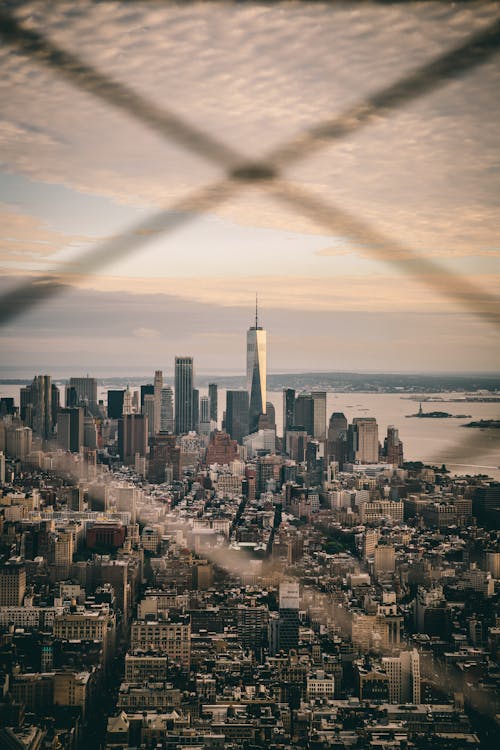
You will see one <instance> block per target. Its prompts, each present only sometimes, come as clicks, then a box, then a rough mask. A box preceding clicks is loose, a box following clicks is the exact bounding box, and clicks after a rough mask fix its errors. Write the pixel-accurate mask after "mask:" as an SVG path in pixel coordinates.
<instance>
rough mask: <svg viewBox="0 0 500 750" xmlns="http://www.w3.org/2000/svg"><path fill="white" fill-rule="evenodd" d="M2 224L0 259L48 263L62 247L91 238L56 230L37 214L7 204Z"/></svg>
mask: <svg viewBox="0 0 500 750" xmlns="http://www.w3.org/2000/svg"><path fill="white" fill-rule="evenodd" d="M0 226H1V229H0V260H1V261H3V262H5V261H6V262H9V261H12V262H13V263H14V264H18V263H19V262H24V263H27V264H32V263H33V261H34V260H35V261H37V262H40V261H42V262H44V263H45V262H47V261H48V259H49V258H50V256H51V255H53V254H54V253H56V252H57V251H59V250H62V249H63V248H66V247H70V246H72V245H79V244H81V243H88V242H89V238H88V237H84V236H79V235H66V234H64V233H63V232H58V231H55V230H53V229H51V228H50V227H49V226H48V225H47V224H46V223H45V222H43V221H41V220H40V219H39V218H38V217H36V216H30V215H28V214H24V213H19V212H18V211H16V209H15V208H14V207H11V206H7V205H5V204H3V205H2V204H0Z"/></svg>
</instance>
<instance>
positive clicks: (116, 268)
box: [0, 2, 500, 376]
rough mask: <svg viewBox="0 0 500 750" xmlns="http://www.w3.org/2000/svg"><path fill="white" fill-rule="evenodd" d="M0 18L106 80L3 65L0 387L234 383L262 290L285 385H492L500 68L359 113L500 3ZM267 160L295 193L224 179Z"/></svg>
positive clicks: (71, 9)
mask: <svg viewBox="0 0 500 750" xmlns="http://www.w3.org/2000/svg"><path fill="white" fill-rule="evenodd" d="M3 5H4V7H5V8H7V9H8V11H9V12H10V13H11V14H12V16H13V17H14V18H15V19H16V20H17V22H19V23H20V24H21V25H22V29H24V30H28V31H34V32H39V33H40V34H42V35H43V37H44V38H45V39H47V40H48V43H49V44H51V45H55V46H57V47H58V48H59V49H64V50H66V51H68V52H70V53H71V54H73V55H76V56H78V60H79V64H83V65H86V66H92V68H93V70H94V71H95V72H96V75H95V78H93V77H92V75H89V74H88V71H87V74H86V75H84V76H82V75H81V68H80V69H79V70H80V72H79V73H77V74H76V75H73V77H72V76H71V70H73V73H74V70H75V66H76V62H75V60H74V59H72V60H71V61H70V62H71V65H69V63H68V58H67V59H66V69H65V70H63V71H62V72H61V71H58V70H56V69H55V68H54V66H53V65H50V64H47V54H46V50H45V56H44V59H40V56H36V55H35V56H33V55H29V54H28V53H27V51H26V49H25V48H23V46H22V43H21V45H20V43H19V40H17V42H16V40H15V39H14V38H13V37H12V35H11V36H9V38H8V39H6V40H5V43H4V44H3V45H2V47H1V49H0V60H1V66H2V76H1V79H0V97H1V101H2V108H1V115H0V143H1V154H2V156H1V157H0V158H1V162H0V167H1V173H0V212H1V230H0V268H1V276H2V278H1V281H0V284H1V286H0V293H1V294H3V295H5V294H6V293H8V292H10V293H11V296H10V297H8V298H6V297H5V296H4V299H8V300H9V304H8V307H9V309H12V310H14V309H15V312H16V314H15V315H14V314H12V315H11V314H9V315H8V316H7V317H6V319H4V320H3V322H2V326H1V328H0V351H1V352H2V356H1V364H0V376H2V375H3V376H6V375H12V374H16V373H18V374H26V373H29V372H30V371H31V372H35V371H40V370H42V369H43V370H46V371H47V370H48V371H49V372H53V373H54V374H61V375H63V374H66V375H67V374H76V373H77V372H83V371H89V372H95V373H96V374H99V375H106V374H109V375H113V374H118V373H123V374H126V373H127V372H128V373H130V374H139V373H140V374H143V373H145V372H148V371H150V370H152V369H154V368H156V367H161V368H163V369H164V370H166V371H167V372H168V371H169V370H171V369H172V364H173V357H174V355H175V354H192V355H193V356H194V357H195V360H196V364H197V367H198V370H199V371H202V372H210V373H217V372H221V373H222V372H224V373H226V372H234V373H236V372H241V371H242V370H243V368H244V357H245V339H244V331H245V329H246V328H247V327H248V325H249V324H250V322H251V319H252V306H253V298H254V294H255V291H258V293H259V297H260V300H261V311H262V312H261V317H262V323H263V325H265V327H266V328H267V329H268V331H269V367H270V369H271V371H274V372H280V371H286V370H301V369H307V370H311V369H316V370H350V369H360V370H377V371H383V370H385V371H419V372H426V371H429V372H436V371H462V372H465V371H476V372H477V371H490V372H492V371H498V369H499V367H500V354H499V352H500V347H499V343H500V342H499V340H498V339H499V336H498V331H499V327H500V324H499V323H498V320H499V318H498V315H499V313H498V307H497V308H496V316H497V318H496V323H495V320H493V317H494V316H493V315H492V312H493V313H494V312H495V308H494V305H495V302H494V300H492V295H495V294H497V293H498V288H499V284H498V282H499V279H500V243H499V236H500V232H499V229H500V212H499V197H500V148H499V147H500V128H499V126H498V123H499V122H500V99H499V97H498V91H499V90H500V53H499V54H493V55H491V56H490V57H489V58H488V59H487V60H485V61H484V62H483V63H482V64H481V65H479V66H477V67H475V68H473V69H471V70H468V71H467V72H464V73H460V74H459V75H455V76H453V77H451V78H450V80H448V81H447V82H446V85H443V86H436V87H434V88H433V89H432V90H430V91H428V92H426V94H425V95H423V96H420V97H415V98H414V99H409V100H407V101H405V103H404V105H403V106H401V107H399V108H397V109H396V110H395V111H391V112H387V113H384V112H377V113H376V116H374V117H371V118H370V121H369V122H366V123H365V124H364V126H361V124H360V121H361V120H362V112H363V109H362V108H361V109H360V108H359V107H358V104H359V103H363V102H366V100H367V98H368V97H370V96H372V95H373V94H375V93H376V92H378V91H379V90H381V89H383V88H385V87H387V86H388V85H390V84H391V83H395V82H396V81H398V80H399V79H401V78H403V77H404V76H405V75H408V74H411V73H412V72H413V71H415V70H417V69H418V68H419V67H420V66H422V65H425V64H426V63H427V62H430V61H431V60H433V59H434V58H436V57H439V56H442V55H443V54H444V53H445V52H446V51H448V50H450V49H451V48H453V47H455V46H457V45H459V44H461V43H462V42H464V41H465V40H466V39H467V38H469V37H470V36H471V35H473V34H475V33H479V32H481V31H482V30H485V29H487V28H488V27H490V26H491V25H492V24H493V23H495V22H498V20H499V19H500V4H499V3H491V2H488V3H481V2H480V3H441V2H439V3H437V2H436V3H432V2H423V3H415V4H413V3H412V4H410V3H393V4H386V3H374V4H369V3H354V4H349V3H335V4H325V5H323V4H321V3H294V2H289V3H283V4H277V5H272V4H269V5H268V4H265V5H261V4H257V3H255V4H253V3H245V4H231V3H222V2H218V3H213V4H212V3H201V4H197V3H187V4H179V5H177V4H167V3H156V2H152V3H148V2H141V3H133V2H127V3H113V2H105V3H87V2H78V3H74V2H71V3H63V2H61V3H48V2H47V3H17V2H12V3H4V4H3ZM36 39H37V44H40V43H41V42H40V37H39V36H37V37H36ZM42 43H43V42H42ZM71 66H73V67H71ZM109 81H112V82H114V83H115V84H118V85H114V84H113V85H112V84H110V83H109ZM94 84H95V85H94ZM83 89H85V90H83ZM89 89H91V90H89ZM345 112H348V113H350V115H349V118H347V119H348V122H349V123H351V124H352V123H354V126H353V127H352V128H350V129H349V133H346V134H344V137H341V138H337V139H328V138H326V137H315V138H310V137H307V136H304V134H307V133H309V134H310V133H311V132H314V133H315V134H316V136H317V135H318V132H319V131H318V130H314V129H315V128H317V126H318V125H321V124H322V123H325V122H326V123H328V122H332V121H334V120H335V118H338V117H339V116H340V115H342V114H343V113H345ZM359 113H361V115H360V114H359ZM159 123H160V125H159ZM320 135H321V133H320ZM323 136H324V133H323ZM289 142H290V143H291V144H292V145H291V147H290V149H288V151H287V150H285V149H283V148H282V145H283V144H287V143H289ZM269 154H271V156H274V155H276V157H277V158H278V157H279V156H280V155H281V157H283V158H282V159H281V161H280V166H281V168H282V170H281V177H280V179H282V180H288V181H289V183H292V184H293V185H294V186H296V190H297V191H303V192H300V193H299V199H298V200H297V193H296V192H295V193H294V195H295V198H294V200H293V201H291V200H287V199H284V198H283V194H284V190H285V189H283V190H282V189H281V188H280V187H279V185H280V184H281V183H278V189H276V190H275V189H274V184H273V183H269V182H268V183H265V184H262V185H261V184H255V185H253V186H252V187H249V186H247V185H245V184H243V183H241V182H240V183H238V182H236V181H234V180H233V181H230V182H229V183H227V182H224V181H225V179H226V176H227V172H228V170H229V171H230V170H231V169H234V168H235V167H236V166H237V165H238V164H240V163H241V162H242V161H245V160H258V159H260V158H263V157H264V158H267V157H268V155H269ZM283 154H285V156H283ZM290 154H291V155H292V157H291V158H289V156H290ZM289 183H287V184H289ZM214 185H215V188H213V189H212V188H210V189H209V190H208V192H207V190H206V188H207V186H214ZM221 185H222V187H221ZM294 189H295V188H294ZM287 190H288V188H287ZM200 195H201V197H200ZM207 196H208V198H207ZM300 196H307V199H304V200H302V199H301V197H300ZM309 196H312V199H311V200H312V201H313V203H314V201H316V202H317V203H318V204H321V206H322V209H321V211H316V209H315V208H313V209H311V208H310V207H309V209H308V210H303V208H302V207H303V206H305V203H306V200H307V201H309V200H310V198H309ZM301 200H302V203H301ZM308 205H309V204H308ZM325 207H326V208H325ZM330 207H331V211H330ZM339 211H340V214H339ZM339 215H340V216H341V217H344V218H343V219H341V220H339ZM346 215H347V216H348V217H350V218H348V219H347V220H346V219H345V216H346ZM89 253H90V256H89V255H88V254H89ZM89 257H90V258H91V261H89V260H88V258H89ZM428 261H431V263H429V262H428ZM39 277H42V278H43V279H48V278H55V279H57V282H58V285H57V292H58V293H57V294H55V295H53V296H48V297H47V298H45V299H44V300H43V302H40V304H36V305H32V306H30V307H29V308H26V309H24V307H23V304H22V302H23V300H24V297H25V296H26V293H27V290H28V291H29V289H30V287H29V285H30V284H31V283H32V282H33V281H35V284H36V279H37V278H39ZM16 294H17V297H16ZM23 295H24V296H23ZM28 296H29V295H28ZM11 299H14V300H16V299H17V300H18V301H19V304H11V302H10V300H11ZM464 300H466V302H464ZM0 304H1V300H0ZM485 310H486V313H485Z"/></svg>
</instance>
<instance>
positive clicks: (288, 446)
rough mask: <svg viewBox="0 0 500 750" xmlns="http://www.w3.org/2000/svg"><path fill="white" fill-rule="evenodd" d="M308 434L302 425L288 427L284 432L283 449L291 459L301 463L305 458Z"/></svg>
mask: <svg viewBox="0 0 500 750" xmlns="http://www.w3.org/2000/svg"><path fill="white" fill-rule="evenodd" d="M307 441H308V434H307V432H306V430H304V428H303V427H289V428H288V430H287V433H286V443H285V450H286V454H287V455H288V456H290V458H291V459H293V460H294V461H297V462H298V463H302V461H305V460H306V451H307Z"/></svg>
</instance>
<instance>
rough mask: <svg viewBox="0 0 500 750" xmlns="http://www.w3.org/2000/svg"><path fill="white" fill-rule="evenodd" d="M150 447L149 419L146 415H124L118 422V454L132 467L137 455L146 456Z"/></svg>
mask: <svg viewBox="0 0 500 750" xmlns="http://www.w3.org/2000/svg"><path fill="white" fill-rule="evenodd" d="M147 447H148V418H147V416H146V415H145V414H124V415H123V417H122V418H121V419H120V420H119V421H118V452H119V454H120V458H121V460H122V461H123V463H124V464H128V465H131V464H133V463H134V461H135V454H136V453H138V454H139V455H140V456H145V455H146V451H147Z"/></svg>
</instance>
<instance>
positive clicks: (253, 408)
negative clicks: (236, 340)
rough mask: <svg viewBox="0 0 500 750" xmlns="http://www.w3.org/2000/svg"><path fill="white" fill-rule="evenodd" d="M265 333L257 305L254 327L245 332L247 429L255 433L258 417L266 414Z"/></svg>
mask: <svg viewBox="0 0 500 750" xmlns="http://www.w3.org/2000/svg"><path fill="white" fill-rule="evenodd" d="M266 343H267V333H266V331H265V330H264V329H263V328H262V326H259V322H258V316H257V304H256V305H255V325H254V326H251V327H250V328H249V329H248V332H247V391H248V398H249V415H248V421H249V429H250V432H255V430H256V429H257V426H258V422H259V417H260V415H261V414H265V413H266V396H267V391H266V382H267V351H266Z"/></svg>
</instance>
